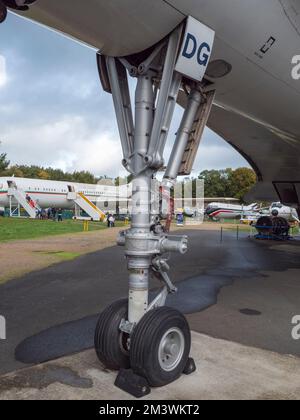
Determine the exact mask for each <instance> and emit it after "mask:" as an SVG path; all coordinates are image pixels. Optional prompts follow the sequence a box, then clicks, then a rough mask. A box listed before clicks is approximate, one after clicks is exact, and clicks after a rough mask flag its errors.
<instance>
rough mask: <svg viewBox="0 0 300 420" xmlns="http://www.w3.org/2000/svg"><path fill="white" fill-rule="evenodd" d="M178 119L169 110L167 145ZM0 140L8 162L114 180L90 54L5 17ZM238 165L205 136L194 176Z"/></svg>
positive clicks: (110, 137) (113, 142) (114, 151)
mask: <svg viewBox="0 0 300 420" xmlns="http://www.w3.org/2000/svg"><path fill="white" fill-rule="evenodd" d="M180 114H181V111H180V110H179V109H177V111H176V115H175V118H174V124H173V126H172V129H171V132H170V141H172V139H173V138H174V133H175V132H176V129H177V128H178V124H179V117H180ZM0 141H1V145H0V152H6V153H7V154H8V157H9V159H10V160H11V162H12V163H13V164H17V163H18V164H28V165H31V164H35V165H41V166H52V167H55V168H61V169H63V170H67V171H74V170H88V171H91V172H93V173H94V174H95V175H108V176H117V175H118V174H119V172H120V171H121V164H120V161H121V148H120V142H119V137H118V132H117V126H116V120H115V116H114V112H113V106H112V99H111V96H110V95H108V94H106V93H104V92H102V90H101V87H100V82H99V78H98V74H97V67H96V59H95V51H94V50H92V49H89V48H88V47H85V46H83V45H81V44H79V43H77V42H74V41H72V40H69V39H67V38H65V37H62V36H61V35H58V34H56V33H54V32H52V31H49V30H47V29H45V28H42V27H40V26H38V25H35V24H33V23H31V22H29V21H26V20H23V19H21V18H19V17H17V16H14V15H12V14H10V15H9V16H8V18H7V20H6V22H5V23H4V24H1V25H0ZM170 141H169V145H168V148H167V153H168V150H169V149H170ZM245 165H246V162H245V161H244V159H243V158H242V157H241V156H240V155H239V154H238V153H237V152H236V151H234V150H233V149H232V148H231V147H230V146H229V145H227V144H226V143H225V142H224V141H223V140H222V139H220V138H219V137H218V136H217V135H215V134H214V133H212V132H211V131H210V130H208V129H207V130H206V132H205V135H204V139H203V142H202V145H201V147H200V150H199V153H198V158H197V161H196V163H195V167H194V169H195V172H197V173H198V172H200V171H201V170H204V169H222V168H225V167H233V168H235V167H239V166H245Z"/></svg>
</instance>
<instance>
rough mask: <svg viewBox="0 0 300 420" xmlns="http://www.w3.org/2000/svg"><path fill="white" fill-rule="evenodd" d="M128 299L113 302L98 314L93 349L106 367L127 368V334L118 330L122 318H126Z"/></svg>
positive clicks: (128, 361) (128, 362) (128, 360)
mask: <svg viewBox="0 0 300 420" xmlns="http://www.w3.org/2000/svg"><path fill="white" fill-rule="evenodd" d="M127 312H128V300H127V299H123V300H119V301H117V302H114V303H113V304H112V305H110V306H109V307H108V308H106V309H105V310H104V311H103V312H102V313H101V315H100V317H99V321H98V324H97V327H96V331H95V350H96V353H97V356H98V359H99V360H100V362H101V363H102V364H103V365H104V366H105V367H106V368H108V369H112V370H119V369H128V368H129V366H130V359H129V335H127V334H125V333H123V332H122V331H121V330H120V324H121V321H122V320H123V319H127V317H128V315H127Z"/></svg>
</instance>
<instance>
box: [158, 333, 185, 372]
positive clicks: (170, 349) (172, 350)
mask: <svg viewBox="0 0 300 420" xmlns="http://www.w3.org/2000/svg"><path fill="white" fill-rule="evenodd" d="M184 345H185V341H184V336H183V334H182V332H181V331H180V330H179V329H178V328H171V329H170V330H168V331H167V332H166V333H165V334H164V336H163V337H162V339H161V342H160V345H159V350H158V359H159V364H160V366H161V368H162V369H163V370H164V371H166V372H170V371H172V370H174V369H176V367H177V366H178V365H179V363H180V361H181V358H182V356H183V353H184Z"/></svg>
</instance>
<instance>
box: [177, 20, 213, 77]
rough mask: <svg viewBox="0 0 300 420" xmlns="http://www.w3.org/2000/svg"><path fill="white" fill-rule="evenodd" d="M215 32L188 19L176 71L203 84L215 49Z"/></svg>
mask: <svg viewBox="0 0 300 420" xmlns="http://www.w3.org/2000/svg"><path fill="white" fill-rule="evenodd" d="M214 39H215V32H214V31H213V30H212V29H210V28H208V27H207V26H205V25H203V23H200V22H199V21H198V20H196V19H194V18H193V17H191V16H190V17H188V19H187V24H186V30H185V34H184V38H183V42H182V46H181V50H180V54H179V56H178V60H177V63H176V67H175V70H176V71H177V72H178V73H181V74H183V75H184V76H186V77H188V78H189V79H193V80H195V81H197V82H201V81H202V79H203V77H204V75H205V72H206V69H207V66H208V63H209V60H210V57H211V53H212V49H213V44H214Z"/></svg>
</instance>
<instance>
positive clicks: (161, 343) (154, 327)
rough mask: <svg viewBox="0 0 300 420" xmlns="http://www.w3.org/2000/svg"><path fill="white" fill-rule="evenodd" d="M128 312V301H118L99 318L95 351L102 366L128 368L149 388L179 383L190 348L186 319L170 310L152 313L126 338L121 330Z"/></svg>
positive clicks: (159, 310)
mask: <svg viewBox="0 0 300 420" xmlns="http://www.w3.org/2000/svg"><path fill="white" fill-rule="evenodd" d="M127 311H128V301H127V300H120V301H117V302H115V303H113V304H112V305H111V306H110V307H108V308H107V309H106V310H105V311H104V312H102V314H101V315H100V318H99V321H98V325H97V328H96V333H95V349H96V352H97V356H98V358H99V360H100V361H101V363H102V364H104V366H105V367H107V368H109V369H113V370H120V369H129V368H131V369H132V370H133V372H134V373H135V374H137V375H140V376H142V377H143V378H145V379H146V380H147V382H148V384H149V385H150V386H152V387H160V386H164V385H167V384H169V383H171V382H173V381H175V380H176V379H178V378H179V377H180V375H181V374H182V373H183V371H184V370H185V368H186V365H187V363H188V359H189V354H190V348H191V333H190V329H189V325H188V323H187V321H186V319H185V317H184V316H183V315H182V314H181V313H180V312H178V311H177V310H175V309H172V308H168V307H161V308H157V309H153V310H151V311H149V312H147V313H146V314H145V315H144V317H143V318H142V319H141V321H140V322H139V323H138V324H137V326H136V327H135V329H134V330H133V332H132V334H131V335H129V334H125V333H124V332H122V331H121V329H120V325H121V323H122V321H123V320H124V319H126V317H127Z"/></svg>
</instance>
